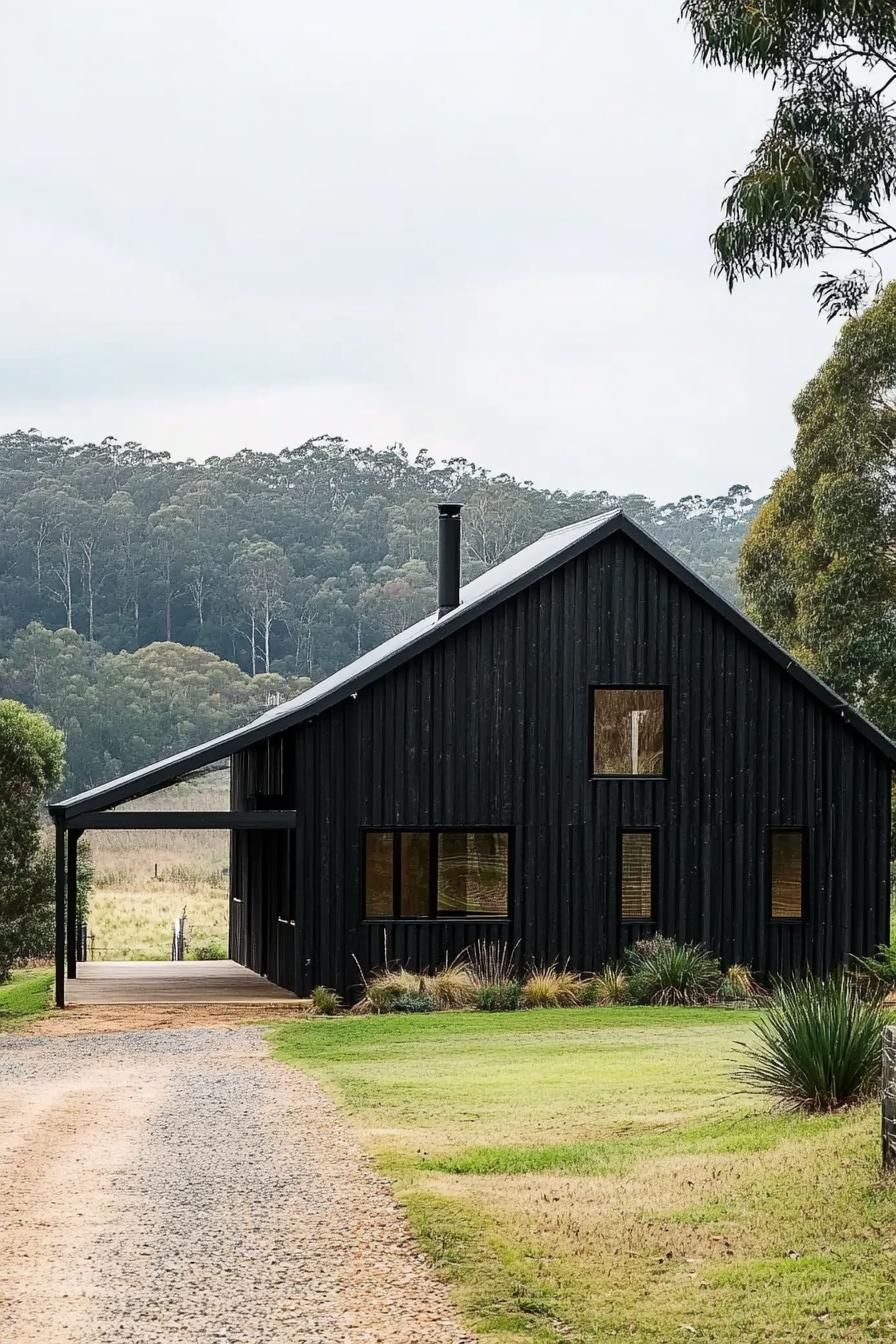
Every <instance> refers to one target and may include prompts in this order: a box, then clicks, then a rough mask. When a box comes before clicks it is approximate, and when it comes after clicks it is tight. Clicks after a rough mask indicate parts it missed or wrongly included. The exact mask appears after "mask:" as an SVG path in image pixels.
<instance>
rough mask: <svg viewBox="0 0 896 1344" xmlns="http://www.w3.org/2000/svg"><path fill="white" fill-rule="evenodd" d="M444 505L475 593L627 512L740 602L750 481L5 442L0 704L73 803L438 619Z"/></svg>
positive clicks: (366, 457)
mask: <svg viewBox="0 0 896 1344" xmlns="http://www.w3.org/2000/svg"><path fill="white" fill-rule="evenodd" d="M441 499H454V500H461V501H463V502H464V504H465V509H464V514H463V524H464V526H463V536H464V577H465V578H467V579H468V578H471V577H474V576H475V575H476V574H478V573H480V572H481V571H482V570H483V569H484V568H487V567H488V566H490V565H493V564H495V563H496V562H497V561H499V560H502V559H504V558H505V557H506V556H508V555H510V554H512V553H513V552H514V551H516V550H518V549H519V548H520V547H522V546H525V545H526V544H527V543H528V542H530V541H532V540H533V539H534V538H535V537H537V536H539V535H540V534H541V533H542V532H544V531H545V530H547V529H549V528H553V527H561V526H563V525H565V524H567V523H571V522H575V521H578V520H579V519H582V518H586V517H588V516H589V515H591V514H594V513H599V512H600V511H601V510H604V509H606V508H608V507H612V506H614V505H616V504H622V505H623V506H624V507H625V508H626V509H627V510H628V511H629V512H630V513H631V514H632V516H633V517H635V518H637V519H638V521H639V522H641V523H642V524H643V525H644V526H646V527H647V528H648V529H649V530H650V531H651V532H653V533H654V534H655V535H656V536H657V537H658V538H659V539H660V540H661V541H663V542H664V544H665V545H667V546H668V547H669V548H670V549H671V550H672V551H673V552H674V553H675V554H676V555H678V556H679V557H681V558H682V559H683V560H685V561H686V562H687V563H688V564H689V565H691V566H692V568H694V569H695V570H696V571H697V572H698V573H699V574H701V575H702V576H703V577H704V578H706V579H708V580H709V581H710V582H711V583H713V584H714V585H715V586H716V587H717V588H719V589H720V590H721V591H722V592H723V593H724V594H725V595H726V596H727V597H729V598H735V599H736V588H735V577H734V573H735V566H736V563H737V557H738V553H739V550H740V545H741V541H742V538H743V535H744V532H745V530H746V527H747V525H748V523H749V521H750V519H751V518H752V516H753V514H754V513H755V508H756V505H755V503H754V501H753V500H752V499H751V498H750V495H749V491H748V489H747V487H745V486H740V485H738V486H733V487H732V488H731V489H730V490H729V491H728V493H727V494H726V495H724V496H721V497H719V498H716V499H703V498H701V497H699V496H694V495H689V496H686V497H684V498H682V499H680V500H677V501H675V502H674V503H667V504H660V505H658V504H656V503H654V501H652V500H651V499H649V498H647V497H646V496H643V495H635V496H627V497H624V498H621V499H620V498H617V497H615V496H612V495H610V494H608V493H607V492H606V491H603V490H594V491H589V492H585V491H580V492H574V493H568V492H566V491H559V490H543V489H538V488H537V487H536V486H534V485H532V484H531V483H529V482H520V481H517V480H515V479H513V478H512V477H510V476H506V475H493V474H491V473H489V472H487V471H484V470H483V469H481V468H479V467H477V466H475V465H474V464H473V463H471V462H467V461H465V460H464V459H461V458H458V459H454V460H452V461H449V462H446V463H442V464H437V463H436V462H435V461H434V460H433V459H432V458H430V457H428V456H427V455H426V454H424V453H418V454H417V455H416V456H415V457H411V456H410V455H409V454H408V453H407V451H406V450H405V449H404V448H402V447H400V446H394V447H391V448H387V449H385V450H382V451H375V450H373V449H372V448H353V447H351V446H350V445H349V444H347V443H346V442H345V441H344V440H342V439H338V438H330V437H321V438H317V439H312V440H309V441H308V442H307V443H304V444H302V445H301V446H300V447H298V448H288V449H284V450H283V451H282V452H280V453H260V452H251V451H249V450H245V451H243V452H241V453H238V454H236V455H235V456H233V457H228V458H217V457H213V458H210V459H208V460H207V461H205V462H202V463H197V462H193V461H185V462H173V461H171V459H170V458H169V456H168V455H167V454H165V453H153V452H150V451H149V450H147V449H145V448H143V447H141V446H140V445H139V444H136V443H125V444H121V443H118V442H117V441H115V440H112V439H106V440H104V441H103V442H102V443H100V444H75V443H73V442H71V441H70V440H68V439H60V438H47V437H45V436H43V435H41V434H39V433H38V432H37V431H35V430H29V431H27V432H25V431H20V432H17V433H14V434H6V435H3V436H0V575H2V583H0V658H2V659H3V660H4V661H3V663H2V665H0V691H2V693H5V694H10V695H17V696H18V697H19V698H21V699H23V700H25V701H26V702H27V703H29V704H33V705H36V706H38V707H40V708H44V709H46V711H47V712H48V713H50V714H51V716H52V717H53V718H54V720H55V721H56V722H57V723H59V724H60V726H62V727H64V728H65V729H66V732H67V735H68V739H69V780H68V785H69V786H70V785H72V784H77V785H83V784H86V783H91V782H95V781H96V780H97V779H100V778H104V777H107V776H108V775H109V773H110V772H113V771H114V770H115V769H118V768H125V769H130V768H134V767H136V766H138V765H140V764H142V763H143V762H144V761H145V760H149V759H152V758H153V757H154V756H155V755H157V754H159V752H160V751H163V750H168V749H172V750H174V749H179V748H180V747H182V746H187V745H189V744H190V742H191V741H198V740H201V739H202V738H203V737H205V736H209V735H211V734H212V733H213V732H216V731H222V730H224V729H225V728H227V727H231V726H235V724H237V723H239V722H242V721H244V720H245V719H247V718H249V717H251V715H252V714H253V713H255V712H257V711H258V709H259V708H261V707H263V706H264V705H265V704H266V703H268V702H269V699H270V697H272V696H282V695H285V694H290V693H292V691H294V690H295V688H296V679H298V678H308V677H310V678H312V679H315V680H316V679H318V678H319V677H321V676H323V675H326V674H327V673H328V672H331V671H333V670H334V669H336V668H337V667H340V666H342V665H343V664H345V663H346V662H348V661H349V660H350V659H352V658H354V657H356V656H357V654H358V653H360V652H363V651H364V650H365V649H369V648H372V647H373V646H375V645H376V644H378V643H379V642H380V641H381V640H383V639H384V638H386V637H388V636H389V635H391V634H394V633H396V631H398V630H400V629H402V628H404V627H405V626H406V625H408V624H410V623H411V622H412V621H414V620H417V619H418V618H419V617H420V616H421V615H423V614H425V613H426V612H427V611H429V610H431V609H432V607H433V605H434V599H435V584H434V569H435V555H436V510H435V507H434V505H435V503H436V501H438V500H441ZM51 632H58V633H56V634H55V635H54V634H51ZM148 646H151V647H148ZM178 646H187V647H186V648H179V647H178ZM221 659H223V660H226V664H227V668H226V670H224V669H222V665H221V663H220V660H221ZM234 665H235V666H234ZM262 674H264V676H262ZM253 679H254V680H253Z"/></svg>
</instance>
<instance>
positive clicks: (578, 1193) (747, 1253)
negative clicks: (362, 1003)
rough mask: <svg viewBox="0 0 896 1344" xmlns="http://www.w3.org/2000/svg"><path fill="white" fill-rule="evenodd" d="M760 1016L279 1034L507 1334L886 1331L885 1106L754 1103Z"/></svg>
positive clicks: (599, 1337)
mask: <svg viewBox="0 0 896 1344" xmlns="http://www.w3.org/2000/svg"><path fill="white" fill-rule="evenodd" d="M750 1025H751V1015H750V1014H748V1013H745V1012H724V1011H718V1010H695V1009H691V1010H688V1009H678V1010H676V1009H582V1008H577V1009H567V1010H563V1009H554V1010H539V1011H532V1012H526V1013H511V1014H507V1015H487V1014H477V1013H443V1014H433V1015H432V1016H420V1017H408V1016H389V1017H380V1018H341V1019H333V1020H326V1019H321V1020H314V1019H312V1020H310V1021H304V1022H301V1023H296V1024H294V1025H290V1026H288V1027H285V1028H283V1029H281V1030H280V1031H279V1032H278V1034H277V1037H276V1041H277V1048H278V1052H279V1053H280V1055H281V1057H282V1058H284V1059H287V1060H288V1061H290V1062H293V1063H295V1064H298V1065H301V1066H302V1067H303V1068H306V1069H307V1070H308V1071H309V1072H311V1073H313V1074H315V1075H316V1076H317V1077H319V1078H320V1079H321V1080H322V1081H323V1083H324V1084H325V1085H326V1086H327V1087H328V1089H330V1090H331V1091H332V1092H333V1093H334V1095H336V1096H337V1097H338V1098H339V1099H340V1100H341V1101H342V1102H343V1104H344V1105H345V1106H346V1107H347V1108H348V1110H349V1111H350V1112H351V1113H352V1115H353V1117H354V1119H355V1122H356V1123H357V1125H358V1126H359V1127H360V1130H361V1132H362V1135H363V1137H364V1139H365V1141H366V1143H367V1145H368V1146H369V1148H370V1149H371V1150H372V1151H373V1152H374V1153H375V1155H376V1157H377V1159H378V1161H379V1163H380V1165H381V1167H382V1168H383V1169H384V1170H385V1171H386V1172H387V1173H389V1174H390V1175H391V1176H392V1177H393V1179H394V1181H395V1183H396V1188H397V1191H398V1194H399V1196H400V1197H401V1199H402V1200H403V1201H404V1202H405V1203H406V1205H407V1208H408V1211H409V1215H410V1217H411V1220H412V1222H413V1224H414V1226H415V1228H416V1230H417V1232H418V1235H419V1236H420V1238H421V1240H422V1242H423V1243H424V1245H425V1246H426V1247H427V1249H428V1250H429V1251H430V1253H431V1254H432V1256H433V1257H434V1259H435V1261H436V1263H437V1264H438V1266H439V1267H440V1269H441V1270H442V1272H443V1273H444V1274H446V1275H447V1276H448V1278H449V1279H450V1281H451V1282H452V1283H453V1285H454V1289H455V1293H456V1296H457V1299H458V1301H459V1303H460V1304H461V1306H462V1309H463V1310H464V1312H465V1314H466V1317H467V1320H468V1321H469V1323H470V1325H471V1326H472V1327H473V1328H474V1329H476V1330H477V1332H479V1333H480V1334H481V1337H482V1339H483V1340H486V1341H489V1342H490V1344H498V1342H499V1341H500V1344H522V1341H536V1342H537V1344H560V1342H561V1341H563V1342H564V1344H570V1341H572V1342H573V1344H575V1342H576V1341H579V1342H581V1344H585V1341H588V1342H589V1344H596V1342H597V1341H605V1340H612V1339H625V1340H636V1341H659V1340H664V1341H666V1340H687V1339H702V1340H711V1341H714V1344H733V1342H734V1341H737V1342H738V1344H758V1342H759V1341H763V1342H767V1341H776V1342H777V1341H797V1340H799V1341H803V1342H804V1344H805V1342H806V1341H810V1342H812V1341H821V1340H828V1341H831V1340H837V1341H846V1340H849V1341H860V1340H861V1341H868V1340H875V1339H892V1338H893V1337H894V1335H893V1332H894V1331H896V1191H894V1189H893V1187H892V1186H889V1185H887V1184H884V1183H882V1182H881V1180H880V1178H879V1171H878V1142H879V1112H878V1109H877V1108H876V1107H874V1106H869V1107H864V1108H862V1109H860V1110H857V1111H854V1112H851V1113H847V1114H845V1115H839V1116H833V1117H819V1118H802V1117H794V1116H786V1115H782V1114H772V1113H770V1112H769V1109H768V1106H767V1104H766V1103H765V1102H763V1101H761V1100H754V1099H753V1098H751V1097H747V1096H744V1095H743V1094H740V1095H739V1094H738V1093H736V1092H735V1091H734V1089H733V1086H732V1083H731V1081H730V1077H731V1068H732V1059H733V1058H734V1057H735V1056H736V1053H737V1042H739V1041H741V1040H743V1039H745V1037H747V1036H748V1035H749V1031H750Z"/></svg>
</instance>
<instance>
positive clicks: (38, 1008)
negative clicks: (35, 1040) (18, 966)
mask: <svg viewBox="0 0 896 1344" xmlns="http://www.w3.org/2000/svg"><path fill="white" fill-rule="evenodd" d="M52 984H53V972H52V971H13V973H12V979H11V980H8V981H7V982H6V984H5V985H0V1031H14V1030H15V1028H16V1027H20V1026H22V1025H23V1024H24V1023H25V1022H30V1021H31V1019H32V1018H35V1017H40V1016H41V1014H42V1013H45V1012H46V1011H47V1009H48V1008H49V1006H50V989H51V987H52Z"/></svg>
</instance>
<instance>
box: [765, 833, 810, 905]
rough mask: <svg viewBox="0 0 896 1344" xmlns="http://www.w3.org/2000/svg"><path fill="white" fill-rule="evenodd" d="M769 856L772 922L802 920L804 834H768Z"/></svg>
mask: <svg viewBox="0 0 896 1344" xmlns="http://www.w3.org/2000/svg"><path fill="white" fill-rule="evenodd" d="M769 854H770V860H769V868H770V872H771V889H772V919H782V920H799V919H805V917H806V832H805V831H804V830H800V829H793V828H791V829H790V830H773V831H771V832H770V845H769Z"/></svg>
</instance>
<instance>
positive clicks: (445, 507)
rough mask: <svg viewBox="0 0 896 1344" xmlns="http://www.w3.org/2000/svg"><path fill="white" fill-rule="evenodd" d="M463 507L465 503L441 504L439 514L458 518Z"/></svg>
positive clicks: (444, 516)
mask: <svg viewBox="0 0 896 1344" xmlns="http://www.w3.org/2000/svg"><path fill="white" fill-rule="evenodd" d="M462 508H463V504H440V505H439V514H440V515H441V517H442V518H456V517H457V515H458V514H459V513H460V511H461V509H462Z"/></svg>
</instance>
